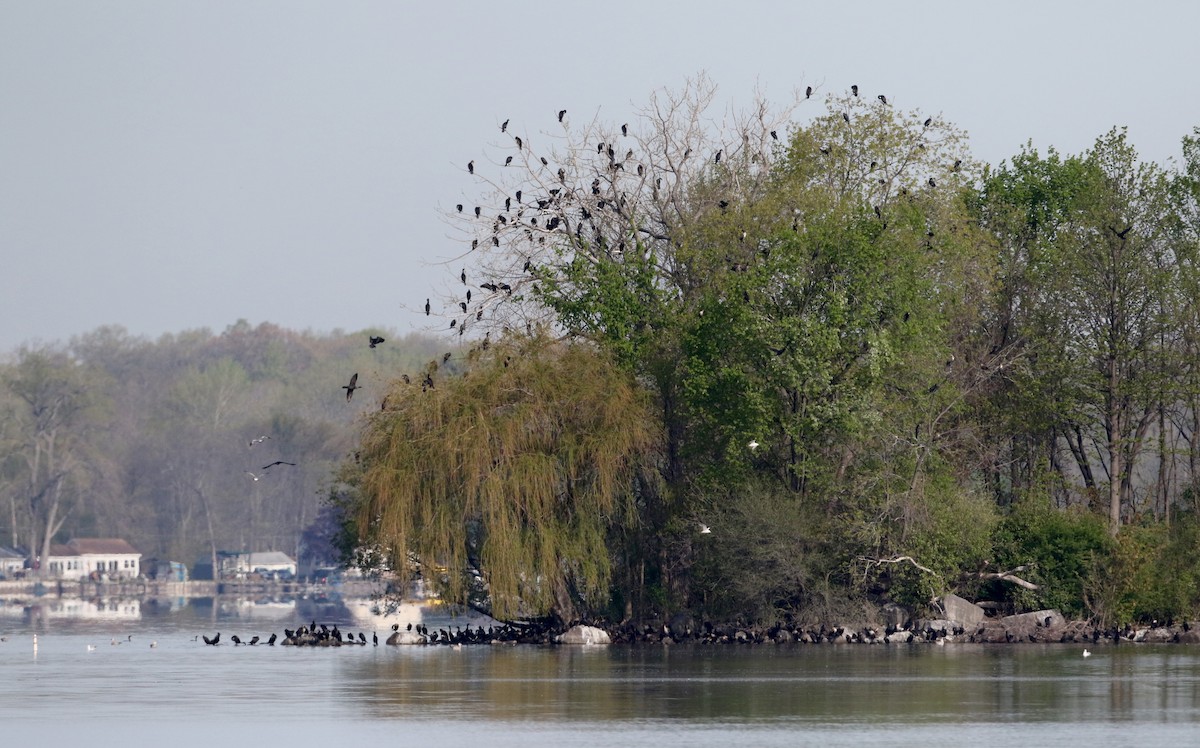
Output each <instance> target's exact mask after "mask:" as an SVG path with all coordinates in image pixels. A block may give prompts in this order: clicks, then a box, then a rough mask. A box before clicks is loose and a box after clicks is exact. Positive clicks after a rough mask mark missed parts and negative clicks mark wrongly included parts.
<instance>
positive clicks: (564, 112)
mask: <svg viewBox="0 0 1200 748" xmlns="http://www.w3.org/2000/svg"><path fill="white" fill-rule="evenodd" d="M566 116H567V110H566V109H559V110H558V121H559V122H562V121H563V117H566Z"/></svg>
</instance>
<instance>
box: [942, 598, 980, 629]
mask: <svg viewBox="0 0 1200 748" xmlns="http://www.w3.org/2000/svg"><path fill="white" fill-rule="evenodd" d="M942 610H944V611H946V618H949V619H950V620H951V621H955V622H956V623H959V624H961V625H962V626H963V628H969V627H971V626H974V625H975V624H977V623H979V622H980V621H982V620H983V616H984V612H983V608H981V607H979V606H978V605H976V604H975V603H973V602H971V601H970V600H965V599H963V598H961V597H959V596H958V595H954V594H948V595H946V596H944V597H943V598H942Z"/></svg>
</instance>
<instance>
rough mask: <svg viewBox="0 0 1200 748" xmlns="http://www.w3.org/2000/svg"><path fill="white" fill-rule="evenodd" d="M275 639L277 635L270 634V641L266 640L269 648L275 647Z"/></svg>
mask: <svg viewBox="0 0 1200 748" xmlns="http://www.w3.org/2000/svg"><path fill="white" fill-rule="evenodd" d="M277 637H278V635H277V634H271V638H270V639H267V644H268V645H270V646H272V647H273V646H275V639H276V638H277Z"/></svg>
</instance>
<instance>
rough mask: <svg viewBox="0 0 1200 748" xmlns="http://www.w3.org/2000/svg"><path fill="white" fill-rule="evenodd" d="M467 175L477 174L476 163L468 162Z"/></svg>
mask: <svg viewBox="0 0 1200 748" xmlns="http://www.w3.org/2000/svg"><path fill="white" fill-rule="evenodd" d="M467 173H468V174H474V173H475V162H474V161H468V162H467Z"/></svg>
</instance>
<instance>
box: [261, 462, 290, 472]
mask: <svg viewBox="0 0 1200 748" xmlns="http://www.w3.org/2000/svg"><path fill="white" fill-rule="evenodd" d="M276 465H291V466H292V467H296V463H294V462H284V461H283V460H276V461H275V462H272V463H271V464H270V465H263V466H262V469H263V470H270V469H271V468H273V467H275V466H276Z"/></svg>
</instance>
